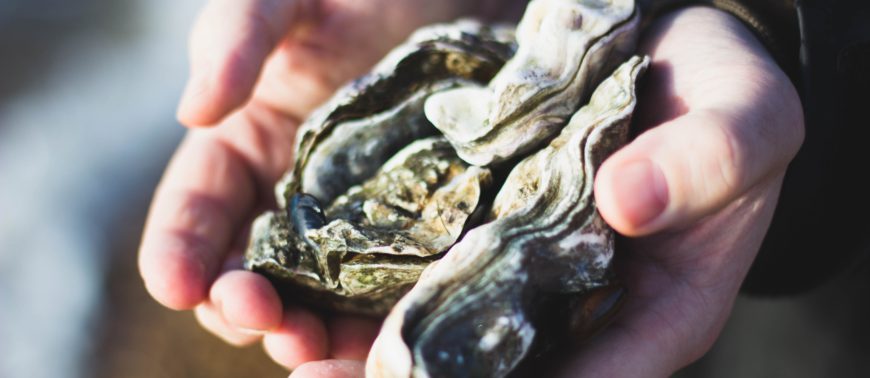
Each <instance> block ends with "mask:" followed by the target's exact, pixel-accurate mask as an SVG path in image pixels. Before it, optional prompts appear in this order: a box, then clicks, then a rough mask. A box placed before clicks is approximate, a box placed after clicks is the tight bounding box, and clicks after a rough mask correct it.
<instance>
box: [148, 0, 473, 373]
mask: <svg viewBox="0 0 870 378" xmlns="http://www.w3.org/2000/svg"><path fill="white" fill-rule="evenodd" d="M480 7H481V6H480V5H478V2H467V1H459V0H457V1H428V0H370V1H356V0H211V2H210V3H209V4H208V5H207V6H206V8H205V9H204V10H203V11H202V13H201V14H200V16H199V19H198V21H197V22H196V25H195V27H194V30H193V32H192V34H191V40H190V52H191V54H190V62H191V67H190V71H191V78H190V81H189V83H188V85H187V88H186V90H185V92H184V95H183V97H182V100H181V104H180V106H179V109H178V118H179V120H180V121H181V122H182V123H184V124H185V125H188V126H212V125H219V127H216V128H201V129H196V130H192V131H190V132H189V133H188V135H187V136H186V138H185V139H184V141H183V142H182V144H181V146H179V148H178V150H177V151H176V153H175V155H174V157H173V158H172V161H171V162H170V164H169V166H168V167H167V169H166V172H165V174H164V177H163V179H162V181H161V182H160V185H159V186H158V188H157V190H156V193H155V196H154V199H153V202H152V205H151V210H150V214H149V216H148V220H147V223H146V226H145V231H144V234H143V238H142V244H141V247H140V254H139V268H140V272H141V274H142V277H143V279H144V281H145V286H146V288H147V289H148V291H149V293H151V295H152V296H153V297H154V298H155V299H157V301H159V302H160V303H161V304H163V305H165V306H166V307H169V308H172V309H177V310H182V309H194V310H195V313H196V317H197V319H198V320H199V322H200V323H201V324H202V325H203V326H204V327H205V328H207V329H208V330H210V331H211V332H213V333H215V334H217V335H218V336H220V337H221V338H223V339H224V340H226V341H228V342H230V343H233V344H240V345H241V344H247V343H251V342H254V341H256V340H258V339H260V338H262V339H263V344H264V345H265V349H266V351H267V352H268V354H269V355H270V356H271V357H272V358H273V359H274V360H275V361H277V362H278V363H280V364H281V365H284V366H286V367H288V368H293V367H296V366H297V365H299V364H301V363H303V362H306V361H312V360H320V359H324V358H328V357H332V358H348V359H363V358H364V357H365V355H366V353H367V351H368V348H369V346H370V344H371V341H372V340H373V338H374V336H375V333H376V331H377V327H378V322H377V321H375V320H371V319H361V318H353V317H346V316H333V317H329V318H328V319H327V318H323V317H320V316H318V315H317V314H315V313H313V312H311V311H309V310H307V309H305V308H301V307H294V306H293V304H289V306H288V307H283V306H282V303H281V300H280V298H279V296H278V294H277V293H276V291H275V289H274V288H273V287H272V285H271V284H270V283H269V281H268V280H266V279H265V278H263V277H262V276H259V275H257V274H254V273H251V272H247V271H244V270H241V253H242V250H243V249H244V246H245V243H246V240H247V232H248V231H247V225H248V224H249V223H250V221H251V219H252V218H253V216H255V215H256V214H257V213H258V212H260V211H262V210H264V209H266V208H269V207H273V206H274V203H273V201H274V194H273V191H272V188H273V187H274V184H275V182H276V181H277V180H278V179H279V177H280V176H281V174H282V173H283V172H284V171H285V170H286V169H287V168H288V167H289V166H290V161H291V158H292V156H291V154H292V149H293V148H292V146H293V137H294V134H295V129H296V126H297V125H298V124H299V121H300V119H303V118H304V117H305V116H306V114H307V113H308V112H309V111H310V110H311V109H312V108H313V107H314V106H316V105H317V104H319V103H321V102H322V101H324V100H325V98H326V97H327V96H328V95H329V94H331V93H332V92H333V91H334V90H335V88H336V87H337V86H338V85H340V84H342V83H343V82H345V81H347V80H349V79H351V78H353V77H355V76H358V75H360V74H362V73H363V72H365V71H366V70H367V69H368V68H369V67H370V66H371V65H373V64H374V63H375V62H376V61H377V60H378V59H379V58H380V57H382V56H383V55H384V54H385V53H386V52H387V51H388V50H389V49H390V48H391V47H393V46H394V45H396V44H398V43H399V42H401V41H402V40H403V39H405V38H406V37H407V36H408V35H409V34H410V32H412V31H413V30H415V29H416V28H418V27H420V26H422V25H424V24H428V23H434V22H440V21H447V20H451V19H455V18H457V17H460V16H464V15H471V14H474V13H479V12H481V11H483V10H482V9H478V8H480Z"/></svg>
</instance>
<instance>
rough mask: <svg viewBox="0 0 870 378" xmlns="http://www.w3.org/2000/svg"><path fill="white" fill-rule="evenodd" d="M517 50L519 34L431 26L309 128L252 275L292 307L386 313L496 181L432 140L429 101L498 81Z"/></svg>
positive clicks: (261, 229)
mask: <svg viewBox="0 0 870 378" xmlns="http://www.w3.org/2000/svg"><path fill="white" fill-rule="evenodd" d="M513 51H514V44H513V35H512V32H511V30H510V29H509V28H505V27H487V26H483V25H481V24H479V23H476V22H471V21H461V22H458V23H456V24H452V25H441V26H435V27H430V28H426V29H422V30H420V31H418V32H417V33H415V34H414V36H412V38H411V39H410V40H409V42H407V43H406V44H404V45H403V46H400V47H399V48H397V49H396V50H394V51H393V52H392V53H391V54H390V55H388V56H387V57H386V58H385V59H384V60H383V61H382V62H381V63H380V64H379V65H378V66H377V67H376V68H375V70H374V71H373V73H371V74H369V75H367V76H365V77H363V78H361V79H359V80H357V81H355V82H354V83H352V84H350V85H349V86H347V87H345V88H344V89H342V90H341V91H339V92H338V93H337V94H336V95H335V96H334V97H333V98H332V100H330V102H329V103H327V104H326V105H325V106H324V107H322V108H320V110H319V111H318V112H317V113H315V114H314V115H313V116H312V117H310V118H309V119H308V120H307V121H306V122H305V124H303V125H302V126H301V127H300V130H299V132H298V134H297V146H296V161H295V166H294V168H293V170H291V171H290V172H289V173H288V174H287V175H286V176H285V179H284V180H282V182H281V183H279V184H278V186H277V188H276V191H278V198H279V204H280V207H281V210H279V211H278V212H274V213H272V212H270V213H266V214H264V215H262V216H261V217H259V218H258V219H257V220H256V221H255V222H254V227H253V229H252V236H251V241H250V243H249V247H248V249H247V251H246V254H245V266H246V267H247V268H248V269H252V270H256V271H260V272H263V273H265V274H267V275H268V276H270V277H272V278H274V279H276V280H277V281H278V282H279V283H280V286H281V287H282V288H283V289H284V291H285V292H291V293H292V295H293V296H294V299H297V300H302V301H307V302H309V303H311V304H314V305H316V306H320V307H326V308H329V309H334V310H340V311H347V312H355V313H361V314H368V315H384V314H386V313H387V311H388V310H389V308H390V307H391V306H392V305H393V304H394V303H395V302H396V300H398V297H399V296H400V295H401V294H403V293H404V292H405V291H407V290H408V289H409V288H410V286H411V285H412V284H413V283H414V282H415V281H416V279H417V277H418V276H419V274H420V272H422V270H423V268H424V267H425V266H426V265H428V264H429V263H431V261H433V260H434V259H436V258H437V257H439V256H440V255H439V254H441V253H443V252H444V251H446V250H447V248H449V247H450V246H451V245H453V244H454V243H455V242H456V240H457V238H459V236H460V235H461V234H462V232H463V231H464V229H465V226H466V223H468V221H469V218H472V217H471V216H472V215H473V214H475V209H477V207H478V204H479V202H480V198H481V196H482V195H483V192H484V191H485V189H486V188H487V186H488V185H489V183H490V182H491V181H492V180H491V179H490V172H489V170H488V169H486V168H481V167H474V166H471V167H469V165H468V164H467V163H465V162H463V161H462V160H460V159H459V158H458V157H457V156H456V153H455V151H454V149H453V148H452V147H451V146H450V145H449V144H448V143H447V142H446V141H445V140H444V139H443V137H435V138H431V137H430V138H429V139H423V138H427V137H429V136H431V135H433V134H436V133H437V130H436V129H435V128H433V127H432V126H431V124H429V122H428V121H427V120H426V118H425V116H424V115H423V110H422V108H423V101H424V100H425V98H426V97H428V96H429V95H431V94H432V93H435V92H437V91H439V90H444V89H446V88H450V87H454V86H457V85H460V84H464V85H468V84H470V83H473V82H474V81H482V82H485V81H488V80H489V79H491V77H492V76H493V75H495V73H496V72H497V71H498V69H499V68H500V67H501V65H502V64H503V63H504V61H505V60H507V58H508V57H509V56H510V54H512V53H513ZM415 140H417V142H414V141H415ZM409 144H410V145H409ZM387 159H390V160H387ZM366 180H367V181H366ZM321 204H326V205H328V206H326V207H327V208H326V210H325V211H324V210H323V209H322V208H321ZM479 218H480V217H477V220H478V221H479ZM472 220H473V219H472Z"/></svg>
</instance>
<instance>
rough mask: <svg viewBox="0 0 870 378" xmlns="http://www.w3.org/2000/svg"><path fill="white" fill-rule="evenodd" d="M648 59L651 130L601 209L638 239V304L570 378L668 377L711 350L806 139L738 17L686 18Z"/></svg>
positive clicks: (626, 250)
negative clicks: (788, 170)
mask: <svg viewBox="0 0 870 378" xmlns="http://www.w3.org/2000/svg"><path fill="white" fill-rule="evenodd" d="M641 51H643V52H645V53H647V54H649V55H650V56H651V57H652V63H653V64H652V67H651V69H650V71H649V74H648V77H647V78H646V85H645V89H644V90H643V92H642V93H641V95H640V98H639V106H640V108H639V109H638V114H637V116H638V118H637V122H636V124H637V125H638V126H639V128H640V129H641V130H645V131H644V132H643V133H642V134H640V135H639V136H638V137H637V138H636V139H635V140H634V141H633V142H631V144H629V145H628V146H626V147H625V148H623V149H622V150H620V151H618V152H617V153H615V154H614V155H613V156H611V157H610V158H609V159H608V160H607V161H606V162H605V163H604V164H603V166H602V167H601V169H600V171H599V173H598V177H597V179H596V183H595V194H596V200H597V202H598V206H599V210H600V211H601V214H602V215H603V216H604V218H605V219H606V220H607V222H608V223H609V224H611V225H612V226H613V227H614V228H615V229H616V230H617V231H619V232H620V233H622V234H623V235H626V236H630V237H632V238H631V239H628V240H626V241H625V243H623V244H622V245H619V246H620V247H622V249H621V251H623V252H621V255H620V257H618V260H617V270H618V274H619V276H620V277H622V279H623V280H624V283H625V285H626V286H627V288H628V296H627V299H626V302H625V307H624V308H623V309H622V312H621V314H620V315H619V317H618V318H617V319H616V320H615V321H614V323H613V324H612V325H611V326H610V327H609V328H607V330H606V331H604V332H602V334H600V335H599V336H598V337H596V338H595V339H594V340H593V341H592V342H591V343H590V344H589V345H587V346H584V348H583V350H582V351H581V352H579V353H578V354H577V356H576V358H575V359H574V360H573V361H571V362H570V363H569V364H568V366H566V369H565V373H566V374H565V375H567V376H578V375H581V376H586V375H587V374H588V376H593V377H596V376H602V377H632V376H647V377H658V376H668V375H670V374H672V373H673V372H674V371H676V370H678V369H680V368H682V367H683V366H685V365H687V364H689V363H691V362H693V361H695V360H696V359H698V358H700V357H701V356H702V355H703V354H704V353H706V352H707V350H709V349H710V347H711V346H712V344H713V342H714V341H715V340H716V338H717V337H718V335H719V332H720V331H721V329H722V327H723V325H724V323H725V321H726V320H727V318H728V315H729V314H730V312H731V306H732V304H733V302H734V299H735V297H736V296H737V293H738V291H739V289H740V285H741V283H742V282H743V279H744V277H745V276H746V273H747V271H748V269H749V267H750V265H751V264H752V261H753V260H754V258H755V255H756V254H757V253H758V249H759V248H760V246H761V241H762V239H763V237H764V234H765V233H766V231H767V228H768V226H769V225H770V220H771V217H772V214H773V210H774V208H775V205H776V201H777V197H778V195H779V189H780V185H781V182H782V178H783V175H784V174H785V170H786V167H787V165H788V163H789V162H790V161H791V159H792V158H793V157H794V155H795V154H796V153H797V150H798V148H799V146H800V144H801V142H802V140H803V136H804V125H803V118H802V110H801V104H800V100H799V99H798V96H797V93H796V91H795V89H794V88H793V87H792V85H791V82H790V81H789V79H788V78H787V77H786V76H785V74H784V73H783V72H782V71H781V70H780V69H779V68H778V67H777V65H776V63H775V62H774V61H773V60H772V58H771V57H770V55H768V54H767V52H766V51H765V50H764V48H763V47H762V46H761V44H760V43H759V42H758V41H757V40H756V39H755V38H754V36H753V35H752V34H751V32H750V31H749V30H748V29H747V28H746V27H744V26H743V24H741V23H740V22H739V21H738V20H737V19H735V18H733V17H732V16H730V15H728V14H726V13H724V12H721V11H717V10H714V9H711V8H689V9H684V10H681V11H678V12H676V13H673V14H671V15H669V16H667V17H665V18H663V19H661V20H658V21H657V22H656V23H655V25H653V26H652V28H651V29H650V30H648V31H647V33H646V34H645V35H644V38H643V41H642V43H641ZM618 251H619V250H618ZM618 253H619V252H618Z"/></svg>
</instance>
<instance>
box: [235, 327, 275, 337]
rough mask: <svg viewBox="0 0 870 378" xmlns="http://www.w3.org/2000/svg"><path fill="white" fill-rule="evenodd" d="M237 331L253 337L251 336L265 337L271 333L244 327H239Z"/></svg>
mask: <svg viewBox="0 0 870 378" xmlns="http://www.w3.org/2000/svg"><path fill="white" fill-rule="evenodd" d="M236 329H238V330H239V332H241V333H244V334H246V335H251V336H263V335H265V334H267V333H269V331H266V330H262V329H253V328H243V327H237V328H236Z"/></svg>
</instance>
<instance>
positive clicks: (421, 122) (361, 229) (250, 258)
mask: <svg viewBox="0 0 870 378" xmlns="http://www.w3.org/2000/svg"><path fill="white" fill-rule="evenodd" d="M638 19H639V14H638V11H637V9H636V7H635V4H634V2H633V1H631V0H534V1H531V2H530V3H529V5H528V8H527V10H526V13H525V15H524V16H523V19H522V20H521V21H520V23H519V25H518V26H517V29H516V32H514V29H513V28H512V27H510V26H505V25H497V26H486V25H483V24H480V23H478V22H475V21H468V20H463V21H458V22H456V23H453V24H444V25H436V26H431V27H427V28H423V29H421V30H419V31H417V32H416V33H414V34H413V35H412V36H411V37H410V39H409V40H408V41H407V42H406V43H404V44H403V45H401V46H399V47H397V48H396V49H394V50H393V51H392V52H391V53H390V54H388V55H387V56H386V57H385V58H384V59H383V60H382V61H381V62H380V63H379V64H378V65H377V66H376V67H375V68H374V69H373V70H372V72H371V73H370V74H368V75H366V76H364V77H362V78H360V79H358V80H356V81H354V82H352V83H350V84H348V85H347V86H345V87H344V88H342V89H341V90H339V91H338V92H337V93H336V94H335V95H334V96H333V98H332V99H331V100H330V101H329V102H327V103H326V104H325V105H323V106H322V107H321V108H319V109H318V110H317V111H315V112H314V113H313V114H312V115H311V117H309V119H308V120H306V122H305V123H304V124H303V125H302V126H300V129H299V130H298V132H297V138H296V146H295V153H296V155H295V156H296V160H295V162H294V165H293V167H291V169H290V170H289V171H288V172H287V174H286V175H285V177H284V178H283V179H282V180H281V182H279V183H278V185H277V186H276V196H277V198H278V203H279V208H278V209H277V210H275V211H269V212H266V213H264V214H263V215H261V216H260V217H258V218H257V219H256V220H255V222H254V225H253V228H252V232H251V238H250V242H249V246H248V249H247V251H246V253H245V267H246V268H248V269H250V270H254V271H257V272H260V273H263V274H265V275H267V276H268V277H270V279H272V281H273V282H274V283H275V284H276V285H277V286H278V288H279V290H280V292H281V293H282V294H283V295H285V296H287V297H289V298H292V300H293V301H302V302H306V303H308V304H309V305H313V306H316V307H320V308H322V309H325V310H327V311H339V312H349V313H355V314H363V315H373V316H384V315H386V316H387V317H386V320H385V322H384V325H383V327H382V329H381V332H380V334H379V335H378V337H377V340H376V342H375V345H374V346H373V349H372V351H371V353H370V354H369V360H368V361H367V365H366V374H367V376H370V377H486V376H493V377H502V376H508V375H511V374H514V375H516V374H521V373H522V372H523V371H524V369H526V368H527V367H528V366H532V365H533V364H534V363H535V361H536V358H538V356H544V355H547V352H548V351H550V350H553V349H554V348H557V347H558V346H559V345H562V344H563V343H564V342H565V339H566V338H573V339H578V338H582V337H584V336H587V335H589V334H590V333H593V332H595V331H596V330H598V329H600V328H601V327H603V326H604V325H605V324H606V322H607V321H608V320H609V319H610V317H611V315H612V314H613V313H614V312H615V311H616V310H617V309H618V305H619V303H620V299H621V297H622V293H623V291H622V289H621V287H620V285H619V283H618V281H617V280H616V278H615V277H614V275H613V272H612V268H611V261H612V259H613V255H614V243H613V231H612V230H611V229H610V228H609V226H608V225H607V224H606V223H605V222H604V221H603V219H602V218H601V216H600V215H599V214H598V211H597V210H596V207H595V203H594V198H593V196H592V183H593V180H594V177H595V172H596V170H597V169H598V167H599V166H600V165H601V163H602V162H603V160H604V159H605V158H606V157H607V156H608V155H609V154H610V153H611V152H613V151H614V150H616V149H617V148H619V147H620V146H621V145H622V144H624V143H625V141H626V139H627V137H628V127H629V124H630V121H631V115H632V113H633V111H634V108H635V105H636V95H635V86H636V83H637V80H638V78H639V77H640V76H641V75H642V73H643V72H644V71H645V70H646V68H647V67H648V65H649V59H648V58H646V57H637V56H631V55H632V51H633V50H634V47H635V41H636V37H637V29H638Z"/></svg>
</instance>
